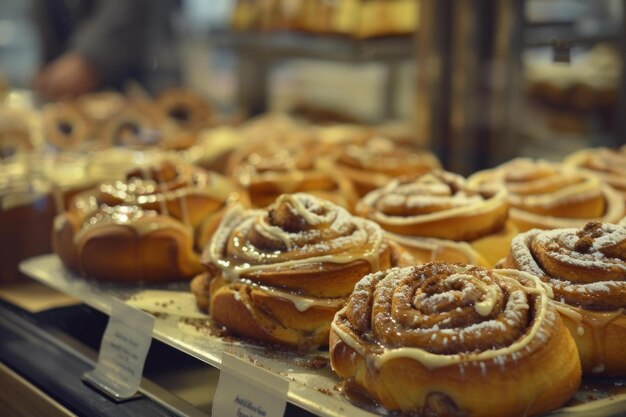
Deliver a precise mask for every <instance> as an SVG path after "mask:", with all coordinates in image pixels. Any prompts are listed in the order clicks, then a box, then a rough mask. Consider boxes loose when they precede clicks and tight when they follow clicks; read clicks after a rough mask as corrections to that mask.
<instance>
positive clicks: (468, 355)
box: [330, 263, 581, 416]
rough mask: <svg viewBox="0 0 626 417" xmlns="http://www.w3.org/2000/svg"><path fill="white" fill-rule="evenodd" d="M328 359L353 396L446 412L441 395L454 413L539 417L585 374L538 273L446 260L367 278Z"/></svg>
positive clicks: (343, 315) (336, 331) (342, 314)
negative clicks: (485, 267)
mask: <svg viewBox="0 0 626 417" xmlns="http://www.w3.org/2000/svg"><path fill="white" fill-rule="evenodd" d="M330 358H331V364H332V366H333V369H334V371H335V372H336V373H337V374H338V375H339V376H341V377H342V378H343V379H344V380H345V387H346V389H347V390H348V391H347V393H348V394H349V393H350V390H357V391H360V392H361V393H365V394H367V395H369V396H371V397H373V398H374V399H375V400H376V401H378V402H379V403H380V404H381V405H383V406H384V407H386V408H387V409H389V410H392V411H402V412H406V413H411V412H417V413H428V412H437V411H438V412H441V411H442V410H432V409H430V408H431V407H432V406H433V405H432V402H433V400H435V399H437V401H435V402H436V403H440V404H439V406H442V407H443V408H444V410H445V411H447V412H448V413H449V414H445V415H451V416H461V415H463V416H465V415H472V416H501V415H523V414H524V415H535V414H537V413H541V412H544V411H547V410H550V409H553V408H556V407H558V406H559V405H561V404H563V403H564V402H565V401H567V399H569V398H570V397H571V395H572V394H573V393H574V392H575V391H576V389H577V387H578V384H579V383H580V375H581V371H580V363H579V361H578V357H577V353H576V348H575V345H574V343H573V341H572V339H571V336H570V335H569V333H568V332H567V330H566V329H565V327H564V326H563V323H562V322H561V320H560V318H559V316H558V314H556V311H555V307H554V306H553V305H552V304H551V303H550V300H549V297H548V294H547V293H546V289H545V287H544V286H543V285H542V283H541V281H540V280H539V279H537V278H536V277H534V276H532V275H530V274H526V273H522V272H519V271H515V270H493V271H492V270H488V269H484V268H480V267H476V266H466V265H459V264H457V265H451V264H445V263H430V264H425V265H421V266H417V267H410V268H402V269H400V268H394V269H391V270H387V271H383V272H378V273H375V274H370V275H368V276H366V277H364V278H363V279H362V280H361V281H360V282H359V283H358V284H357V285H356V287H355V289H354V292H353V294H352V295H351V297H350V299H349V301H348V303H347V305H346V307H345V308H344V309H342V310H340V311H339V312H338V313H337V315H336V316H335V319H334V320H333V323H332V327H331V334H330ZM557 369H558V372H557ZM513 375H515V377H513ZM420 415H421V414H420Z"/></svg>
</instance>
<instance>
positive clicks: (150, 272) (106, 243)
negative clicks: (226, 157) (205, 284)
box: [53, 160, 245, 281]
mask: <svg viewBox="0 0 626 417" xmlns="http://www.w3.org/2000/svg"><path fill="white" fill-rule="evenodd" d="M236 201H240V202H245V198H244V197H242V194H240V193H238V192H237V189H236V188H234V186H233V185H232V184H231V183H230V182H229V181H228V180H227V179H226V178H223V177H220V176H219V175H217V174H212V173H207V172H205V171H203V170H200V169H198V168H193V167H191V166H187V165H182V164H175V163H174V162H173V161H168V160H166V161H164V162H161V163H159V164H158V165H156V166H154V167H149V168H148V167H146V168H142V169H137V170H134V171H131V172H129V173H128V174H127V176H126V180H125V181H113V182H107V183H103V184H101V185H100V186H99V187H98V188H97V189H95V190H89V191H86V192H84V193H81V194H79V195H77V196H76V197H75V198H74V201H73V203H72V204H71V205H70V207H69V210H68V211H67V212H66V213H63V214H61V215H59V216H58V217H57V219H56V221H55V231H54V234H53V243H54V249H55V252H56V253H57V254H58V255H59V256H60V258H61V260H62V261H63V263H64V264H65V265H66V266H67V267H68V268H69V269H71V270H73V271H75V272H76V273H78V274H81V275H84V276H86V277H89V278H94V279H104V280H124V281H126V280H150V281H155V280H158V281H162V280H174V279H183V278H191V276H193V275H196V274H198V273H200V272H201V271H202V266H201V264H200V259H199V255H198V253H196V252H195V249H196V248H198V247H203V245H204V244H205V243H206V242H207V241H208V239H209V238H210V235H211V233H212V231H213V230H215V228H216V227H217V224H218V223H219V220H220V218H221V216H222V214H223V212H224V210H225V209H226V208H227V207H228V206H229V205H230V204H232V203H234V202H236Z"/></svg>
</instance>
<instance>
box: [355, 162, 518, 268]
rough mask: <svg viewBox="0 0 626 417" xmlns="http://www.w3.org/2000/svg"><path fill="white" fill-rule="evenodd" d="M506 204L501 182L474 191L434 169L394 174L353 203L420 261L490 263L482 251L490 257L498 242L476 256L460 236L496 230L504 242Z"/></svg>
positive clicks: (477, 237)
mask: <svg viewBox="0 0 626 417" xmlns="http://www.w3.org/2000/svg"><path fill="white" fill-rule="evenodd" d="M507 209H508V206H507V203H506V191H505V190H504V189H503V188H500V189H496V190H494V191H486V192H479V191H476V190H473V189H471V188H470V187H468V186H467V184H466V181H465V179H464V178H463V177H461V176H459V175H456V174H453V173H450V172H446V171H439V170H435V171H432V172H429V173H426V174H422V175H412V176H405V177H400V178H396V179H394V180H392V181H390V182H389V183H388V184H387V185H386V186H385V187H383V188H379V189H377V190H374V191H372V192H370V193H368V194H367V195H366V196H365V197H363V198H362V199H361V200H360V201H359V203H358V204H357V213H358V214H359V215H361V216H363V217H366V218H369V219H371V220H373V221H375V222H376V223H378V224H380V225H381V226H382V227H383V229H385V230H387V231H388V232H390V237H391V238H392V239H393V240H396V241H398V242H399V243H400V244H402V245H403V246H405V247H407V248H408V249H410V250H411V251H412V252H413V253H414V256H415V257H416V258H418V259H420V260H422V261H426V262H427V261H432V260H446V261H450V262H452V261H456V262H459V261H461V262H467V263H480V264H483V265H488V264H490V261H489V260H485V259H483V256H488V257H493V255H492V252H493V253H496V252H497V251H498V247H497V246H500V245H491V244H489V245H487V246H489V249H488V250H486V251H485V253H484V254H483V255H482V256H481V254H480V253H478V252H477V251H476V249H474V247H473V246H470V245H469V244H467V243H465V242H473V243H476V242H480V243H484V242H483V241H484V240H485V239H491V240H493V239H492V238H494V237H496V236H500V235H502V239H504V240H505V241H506V243H505V245H504V246H505V247H506V246H508V244H509V242H510V239H509V238H508V235H510V234H511V233H512V232H509V228H508V227H507V224H506V219H507ZM487 243H489V242H487ZM418 252H419V253H418ZM505 253H506V252H505ZM505 253H502V254H500V255H499V258H501V257H502V256H504V255H505ZM499 258H496V259H494V262H495V260H497V259H499Z"/></svg>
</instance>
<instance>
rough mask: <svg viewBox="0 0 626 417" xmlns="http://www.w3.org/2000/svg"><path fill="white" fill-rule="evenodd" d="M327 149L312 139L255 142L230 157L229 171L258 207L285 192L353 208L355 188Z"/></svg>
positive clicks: (355, 197) (264, 205)
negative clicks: (331, 162)
mask: <svg viewBox="0 0 626 417" xmlns="http://www.w3.org/2000/svg"><path fill="white" fill-rule="evenodd" d="M327 152H328V149H327V147H326V146H324V144H322V143H320V142H318V141H316V140H313V139H304V138H303V139H302V140H301V141H297V142H296V141H288V142H278V141H254V142H252V143H250V144H249V145H248V146H245V147H243V148H242V149H240V150H239V151H237V152H235V153H234V154H233V155H232V156H231V158H230V160H229V168H228V172H230V173H231V175H232V176H233V178H235V180H236V181H237V182H238V183H239V184H240V185H241V186H242V187H244V188H245V189H246V190H247V191H248V193H249V195H250V200H251V201H252V204H253V206H255V207H266V206H267V205H268V204H271V203H272V202H273V201H274V200H276V198H277V197H278V196H279V195H281V194H283V193H297V192H306V193H309V194H314V195H316V196H317V197H320V198H322V199H325V200H330V201H332V202H333V203H335V204H339V205H340V206H342V207H345V208H347V209H349V210H352V209H353V207H354V204H355V202H356V199H357V196H356V193H355V192H354V188H353V187H352V185H351V184H350V182H349V181H348V180H347V179H346V178H344V177H343V176H342V175H338V173H337V172H334V170H333V169H332V167H331V166H330V165H329V164H328V163H327V161H326V160H325V159H324V158H322V156H323V155H325V154H326V153H327Z"/></svg>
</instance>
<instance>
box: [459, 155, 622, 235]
mask: <svg viewBox="0 0 626 417" xmlns="http://www.w3.org/2000/svg"><path fill="white" fill-rule="evenodd" d="M469 182H470V184H471V185H472V186H473V187H477V188H485V189H488V188H490V187H493V186H494V185H495V186H499V185H502V184H504V186H505V187H506V188H507V190H508V198H507V199H508V202H509V204H510V206H511V210H510V217H511V220H512V221H513V222H515V224H516V225H517V226H518V228H519V229H520V230H522V231H526V230H530V229H532V228H538V229H557V228H565V227H580V226H583V225H584V224H585V223H586V222H588V221H590V220H597V221H604V222H609V223H613V222H616V221H618V220H619V219H621V218H622V217H623V216H624V201H623V200H622V199H621V198H620V196H619V195H618V194H617V193H616V192H615V191H614V190H613V189H612V188H611V187H609V186H606V185H603V184H602V183H601V182H600V180H599V179H598V178H597V177H595V176H593V175H590V174H588V173H584V172H581V171H577V170H575V169H572V168H568V167H565V166H563V165H559V164H552V163H549V162H545V161H540V160H537V161H534V160H530V159H522V158H520V159H514V160H512V161H510V162H507V163H506V164H503V165H501V166H500V167H498V168H495V169H493V170H486V171H481V172H478V173H476V174H474V175H472V176H471V177H470V178H469Z"/></svg>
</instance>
